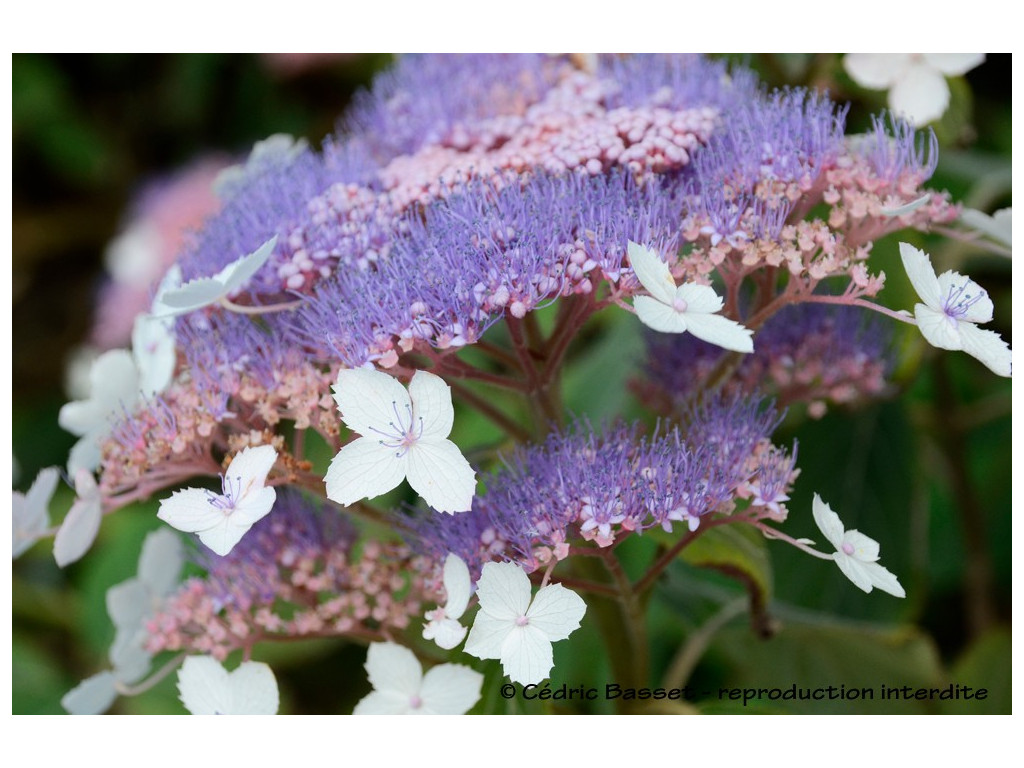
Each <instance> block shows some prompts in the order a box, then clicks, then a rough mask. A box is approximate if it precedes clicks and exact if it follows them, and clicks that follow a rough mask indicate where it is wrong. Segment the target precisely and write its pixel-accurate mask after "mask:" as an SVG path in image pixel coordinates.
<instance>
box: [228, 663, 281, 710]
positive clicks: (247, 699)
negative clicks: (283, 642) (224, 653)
mask: <svg viewBox="0 0 1024 768" xmlns="http://www.w3.org/2000/svg"><path fill="white" fill-rule="evenodd" d="M228 686H229V687H230V689H231V711H230V714H232V715H276V714H277V708H278V705H279V699H278V692H277V680H276V679H275V678H274V673H273V671H272V670H271V669H270V667H268V666H267V665H266V664H264V663H263V662H260V661H244V662H242V663H241V664H240V665H239V666H238V669H236V670H235V671H234V672H232V673H231V674H230V675H229V676H228Z"/></svg>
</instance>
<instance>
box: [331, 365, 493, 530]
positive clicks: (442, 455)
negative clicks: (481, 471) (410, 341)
mask: <svg viewBox="0 0 1024 768" xmlns="http://www.w3.org/2000/svg"><path fill="white" fill-rule="evenodd" d="M334 399H335V401H336V402H337V403H338V410H339V411H340V412H341V420H342V421H343V422H345V426H347V427H348V428H349V429H351V430H352V431H353V432H356V433H357V434H360V435H362V437H360V438H358V439H356V440H353V441H352V442H351V443H349V444H348V445H346V446H345V447H343V448H342V449H341V451H340V452H339V453H338V455H337V456H335V457H334V459H333V461H331V466H330V467H329V468H328V470H327V475H326V477H325V478H324V481H325V483H326V484H327V496H328V498H330V499H332V500H334V501H336V502H338V503H339V504H344V505H345V506H348V505H349V504H352V503H354V502H356V501H359V500H360V499H372V498H374V497H376V496H380V495H381V494H382V493H387V492H388V491H390V490H392V489H393V488H396V487H397V486H398V485H399V484H400V483H401V482H402V480H404V479H406V478H408V480H409V485H411V486H412V488H413V490H414V491H416V493H418V494H419V495H420V496H422V497H423V500H424V501H426V502H427V504H429V505H430V506H431V507H433V508H434V509H436V510H437V511H438V512H468V511H469V509H470V507H471V506H472V504H473V494H474V492H475V491H476V473H475V472H474V471H473V468H472V467H471V466H470V465H469V462H468V461H466V459H465V457H463V455H462V453H461V452H460V451H459V448H458V446H457V445H455V443H453V442H452V441H451V440H448V439H447V438H448V435H449V434H450V433H451V431H452V423H453V421H454V419H455V410H454V408H453V407H452V394H451V390H450V389H449V388H448V385H447V384H445V383H444V380H443V379H441V378H439V377H438V376H435V375H434V374H432V373H427V372H426V371H417V372H416V374H415V375H414V376H413V377H412V381H411V382H409V389H408V391H406V389H405V387H403V386H402V385H401V384H400V383H399V382H398V380H397V379H395V378H393V377H392V376H389V375H388V374H386V373H381V372H380V371H371V370H367V369H364V368H350V369H343V370H341V371H339V373H338V380H337V381H336V382H335V384H334Z"/></svg>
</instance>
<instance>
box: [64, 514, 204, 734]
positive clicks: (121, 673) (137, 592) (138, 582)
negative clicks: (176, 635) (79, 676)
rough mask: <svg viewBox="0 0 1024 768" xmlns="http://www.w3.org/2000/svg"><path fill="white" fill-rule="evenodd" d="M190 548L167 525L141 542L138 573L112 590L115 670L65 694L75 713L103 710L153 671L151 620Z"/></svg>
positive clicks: (109, 595) (110, 611) (109, 593)
mask: <svg viewBox="0 0 1024 768" xmlns="http://www.w3.org/2000/svg"><path fill="white" fill-rule="evenodd" d="M184 562H185V551H184V548H183V547H182V545H181V539H180V538H179V537H178V536H177V535H176V534H173V533H171V532H170V531H168V530H167V529H166V528H161V529H160V530H157V531H153V532H151V533H149V534H147V536H146V540H145V541H144V542H143V543H142V554H141V555H140V556H139V568H138V574H137V575H136V576H135V577H134V578H131V579H128V580H127V581H122V582H121V583H120V584H115V585H114V586H112V587H111V588H110V589H108V590H107V614H108V615H109V616H110V619H111V621H112V622H113V623H114V628H115V635H114V642H113V643H112V644H111V646H110V652H109V656H110V664H111V667H112V669H109V670H106V671H104V672H100V673H99V674H96V675H93V676H92V677H90V678H88V679H86V680H84V681H82V682H81V683H79V684H78V685H77V686H76V687H75V688H73V689H72V690H70V691H68V692H67V693H66V694H65V695H64V697H63V698H62V699H61V705H62V706H63V707H64V709H66V710H67V711H68V712H70V713H71V714H72V715H98V714H100V713H102V712H105V711H106V710H108V709H109V708H110V705H111V704H113V703H114V699H116V698H117V695H118V693H119V691H120V690H122V689H123V686H129V685H132V684H133V683H136V682H138V681H139V680H140V679H141V678H143V677H144V676H145V675H146V674H147V673H148V672H149V670H150V666H151V661H152V654H150V652H149V651H147V650H146V647H145V642H146V639H147V638H148V637H149V633H148V632H147V631H146V622H147V621H149V619H151V618H152V617H153V615H154V614H155V613H156V612H157V611H158V610H159V609H160V606H161V605H162V604H163V601H164V599H165V598H166V597H167V595H169V594H170V593H171V592H173V591H174V589H175V587H177V585H178V577H179V575H180V574H181V566H182V565H183V564H184Z"/></svg>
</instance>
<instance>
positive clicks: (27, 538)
mask: <svg viewBox="0 0 1024 768" xmlns="http://www.w3.org/2000/svg"><path fill="white" fill-rule="evenodd" d="M59 478H60V472H59V470H58V469H57V468H56V467H47V468H46V469H43V470H40V471H39V474H38V475H36V479H35V480H33V481H32V486H31V487H30V488H29V489H28V493H20V492H19V491H14V499H13V501H12V502H11V518H12V522H13V524H14V531H13V537H12V539H11V544H12V550H13V555H12V557H18V555H20V554H22V553H23V552H24V551H25V550H27V549H28V548H29V547H31V546H32V545H33V544H35V543H36V541H37V540H38V539H39V538H40V537H42V536H43V535H45V533H46V529H47V528H49V527H50V499H52V498H53V492H54V491H55V490H57V480H58V479H59Z"/></svg>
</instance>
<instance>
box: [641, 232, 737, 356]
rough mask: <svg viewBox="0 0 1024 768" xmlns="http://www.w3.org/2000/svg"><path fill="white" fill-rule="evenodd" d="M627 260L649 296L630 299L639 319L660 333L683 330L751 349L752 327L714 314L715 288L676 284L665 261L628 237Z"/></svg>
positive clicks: (718, 299) (717, 304) (717, 307)
mask: <svg viewBox="0 0 1024 768" xmlns="http://www.w3.org/2000/svg"><path fill="white" fill-rule="evenodd" d="M629 263H630V264H631V265H632V267H633V273H634V274H635V275H636V277H637V280H639V281H640V284H641V285H642V286H643V287H644V288H646V289H647V292H648V293H650V294H651V295H650V296H637V297H635V298H634V299H633V309H634V310H636V316H637V317H639V318H640V320H641V322H643V323H644V324H645V325H647V326H649V327H651V328H653V329H654V330H656V331H662V332H663V333H684V332H686V331H689V332H690V333H692V334H693V335H694V336H696V337H697V338H698V339H700V340H702V341H706V342H708V343H709V344H714V345H716V346H719V347H724V348H725V349H731V350H734V351H736V352H753V351H754V342H753V341H752V340H751V336H752V335H753V331H751V330H750V329H749V328H744V327H743V326H742V325H740V324H739V323H737V322H735V321H733V320H730V319H729V318H727V317H722V316H721V315H716V314H715V313H716V312H718V311H719V310H720V309H721V308H722V299H721V297H720V296H718V294H716V293H715V291H714V289H713V288H711V287H710V286H707V285H700V284H698V283H683V284H682V285H679V286H677V285H676V281H675V280H673V279H672V272H671V271H670V270H669V268H668V264H666V263H665V262H664V261H662V260H661V259H660V258H659V257H658V255H657V254H656V253H654V252H653V251H651V250H650V249H648V248H644V247H643V246H642V245H637V244H636V243H634V242H632V241H630V243H629Z"/></svg>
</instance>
